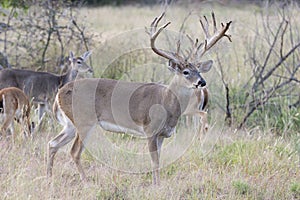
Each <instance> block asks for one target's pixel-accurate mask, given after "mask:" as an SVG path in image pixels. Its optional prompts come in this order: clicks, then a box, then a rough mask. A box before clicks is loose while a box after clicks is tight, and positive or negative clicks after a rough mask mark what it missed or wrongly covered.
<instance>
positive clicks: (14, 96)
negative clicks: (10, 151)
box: [0, 87, 31, 137]
mask: <svg viewBox="0 0 300 200" xmlns="http://www.w3.org/2000/svg"><path fill="white" fill-rule="evenodd" d="M0 110H1V114H2V115H3V118H4V119H3V125H2V128H1V133H2V135H3V136H4V137H5V136H6V135H7V134H6V133H7V130H8V128H11V131H12V132H11V134H12V136H13V137H15V133H14V127H13V121H14V119H15V120H16V121H17V122H18V123H20V124H21V126H22V129H23V131H24V133H25V136H30V135H31V127H30V116H29V115H30V104H29V100H28V98H27V96H26V95H25V94H24V92H23V91H22V90H20V89H19V88H15V87H8V88H4V89H2V90H0Z"/></svg>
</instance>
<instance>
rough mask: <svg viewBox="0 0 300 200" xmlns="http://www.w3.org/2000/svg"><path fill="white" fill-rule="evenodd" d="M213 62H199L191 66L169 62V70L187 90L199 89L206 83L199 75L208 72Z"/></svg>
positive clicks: (190, 64)
mask: <svg viewBox="0 0 300 200" xmlns="http://www.w3.org/2000/svg"><path fill="white" fill-rule="evenodd" d="M212 64H213V61H212V60H209V61H205V62H200V63H198V64H192V63H189V62H183V63H178V62H175V61H173V60H169V69H170V70H171V71H172V72H174V73H175V74H176V75H177V76H179V77H180V79H181V80H182V82H183V83H184V85H185V86H186V87H188V88H194V89H195V88H199V87H204V86H205V85H206V81H205V80H204V78H203V77H202V76H201V73H206V72H208V71H209V70H210V69H211V67H212Z"/></svg>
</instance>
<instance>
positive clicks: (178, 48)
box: [176, 39, 181, 55]
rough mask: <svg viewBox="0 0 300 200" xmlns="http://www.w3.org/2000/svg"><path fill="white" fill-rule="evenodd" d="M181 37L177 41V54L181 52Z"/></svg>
mask: <svg viewBox="0 0 300 200" xmlns="http://www.w3.org/2000/svg"><path fill="white" fill-rule="evenodd" d="M180 45H181V44H180V39H178V41H177V51H176V55H179V52H180Z"/></svg>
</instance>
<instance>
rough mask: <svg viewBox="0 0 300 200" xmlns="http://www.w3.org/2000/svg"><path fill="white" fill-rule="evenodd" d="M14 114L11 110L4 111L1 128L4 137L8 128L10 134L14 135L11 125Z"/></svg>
mask: <svg viewBox="0 0 300 200" xmlns="http://www.w3.org/2000/svg"><path fill="white" fill-rule="evenodd" d="M14 115H15V111H12V110H6V112H5V113H4V123H3V125H2V128H1V132H2V134H3V136H4V137H6V133H7V130H8V128H10V130H11V134H12V136H13V137H14V135H15V133H14V127H13V120H14Z"/></svg>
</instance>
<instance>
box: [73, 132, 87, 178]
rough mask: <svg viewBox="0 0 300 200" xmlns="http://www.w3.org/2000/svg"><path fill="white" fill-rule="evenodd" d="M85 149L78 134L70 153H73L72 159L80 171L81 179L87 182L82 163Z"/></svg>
mask: <svg viewBox="0 0 300 200" xmlns="http://www.w3.org/2000/svg"><path fill="white" fill-rule="evenodd" d="M83 149H84V147H83V143H82V140H81V139H80V136H79V134H76V138H75V141H74V143H73V146H72V148H71V152H70V153H71V156H72V158H73V160H74V162H75V164H76V167H77V169H78V171H79V174H80V179H81V180H84V181H85V180H86V175H85V173H84V170H83V168H82V165H81V162H80V156H81V153H82V151H83Z"/></svg>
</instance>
